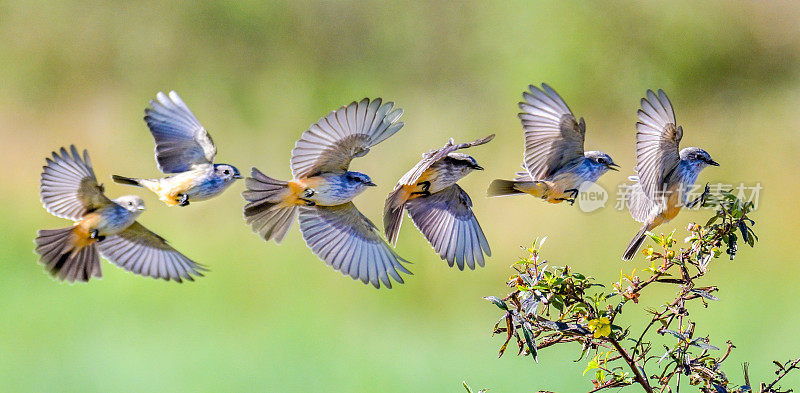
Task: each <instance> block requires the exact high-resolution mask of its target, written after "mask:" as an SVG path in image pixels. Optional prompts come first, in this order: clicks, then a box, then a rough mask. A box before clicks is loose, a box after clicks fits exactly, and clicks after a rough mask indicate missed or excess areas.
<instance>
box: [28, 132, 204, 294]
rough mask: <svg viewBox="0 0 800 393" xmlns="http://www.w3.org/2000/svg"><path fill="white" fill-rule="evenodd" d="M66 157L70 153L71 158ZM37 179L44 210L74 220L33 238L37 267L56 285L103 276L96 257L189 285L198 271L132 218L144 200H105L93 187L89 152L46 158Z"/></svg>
mask: <svg viewBox="0 0 800 393" xmlns="http://www.w3.org/2000/svg"><path fill="white" fill-rule="evenodd" d="M70 153H71V154H70ZM43 168H44V171H43V172H42V179H41V189H40V192H41V199H42V203H43V204H44V208H45V209H47V211H48V212H50V213H51V214H53V215H54V216H57V217H61V218H67V219H70V220H73V221H75V224H74V225H72V226H69V227H66V228H61V229H43V230H40V231H39V233H38V237H37V238H36V253H37V254H39V255H40V259H39V262H40V263H42V264H43V265H45V268H46V269H47V271H49V272H50V274H52V275H53V276H55V277H56V278H58V279H59V280H62V281H64V280H66V281H69V282H75V281H83V282H86V281H89V279H90V278H92V277H102V275H103V273H102V269H101V267H100V255H103V256H104V257H105V258H106V259H108V260H110V261H111V262H113V263H114V264H116V265H118V266H119V267H122V268H123V269H125V270H128V271H130V272H133V273H136V274H138V275H141V276H147V277H153V278H162V279H164V280H174V281H177V282H181V281H182V280H184V279H185V280H189V281H194V278H193V277H192V276H202V275H203V274H202V273H201V271H203V270H206V269H205V268H203V266H201V265H199V264H197V263H195V262H193V261H192V260H191V259H189V258H187V257H185V256H184V255H183V254H181V253H179V252H178V251H177V250H175V249H174V248H172V246H170V245H169V244H167V241H166V240H164V238H162V237H161V236H158V235H156V234H155V233H153V232H151V231H150V230H148V229H147V228H145V227H144V226H142V224H139V222H137V221H136V218H137V217H139V215H140V214H141V213H142V211H144V201H143V200H142V198H139V197H138V196H134V195H127V196H123V197H119V198H117V199H113V200H112V199H108V197H106V195H105V193H104V190H103V186H102V185H100V184H98V183H97V178H95V175H94V170H93V169H92V164H91V161H90V160H89V153H88V152H87V151H86V150H84V151H83V158H81V156H80V154H78V150H77V149H76V148H75V146H70V152H67V150H66V149H64V148H63V147H62V148H61V150H60V154H59V153H56V152H53V157H52V158H47V165H45V166H44V167H43Z"/></svg>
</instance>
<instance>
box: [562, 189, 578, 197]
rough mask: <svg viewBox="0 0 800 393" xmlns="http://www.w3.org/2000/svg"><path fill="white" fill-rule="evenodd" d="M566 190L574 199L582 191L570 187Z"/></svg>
mask: <svg viewBox="0 0 800 393" xmlns="http://www.w3.org/2000/svg"><path fill="white" fill-rule="evenodd" d="M565 192H566V193H568V194H569V197H570V198H572V199H575V198H577V197H578V194H579V193H580V191H578V189H577V188H570V189H569V190H566V191H565Z"/></svg>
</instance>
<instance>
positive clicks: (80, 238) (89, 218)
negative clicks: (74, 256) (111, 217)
mask: <svg viewBox="0 0 800 393" xmlns="http://www.w3.org/2000/svg"><path fill="white" fill-rule="evenodd" d="M99 221H100V215H98V214H97V213H89V214H87V215H85V216H84V217H83V219H82V220H80V221H78V222H76V223H75V225H74V226H73V227H72V233H73V234H74V235H75V236H73V237H72V239H71V243H72V244H73V245H74V246H75V249H76V250H79V249H81V248H84V247H86V246H88V245H90V244H92V243H94V242H96V241H97V239H92V238H91V237H90V236H89V232H91V231H92V229H94V228H95V227H97V224H98V223H99Z"/></svg>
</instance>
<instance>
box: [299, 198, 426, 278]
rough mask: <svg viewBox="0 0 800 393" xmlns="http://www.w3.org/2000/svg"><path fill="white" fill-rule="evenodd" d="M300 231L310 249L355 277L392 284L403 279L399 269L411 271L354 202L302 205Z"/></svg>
mask: <svg viewBox="0 0 800 393" xmlns="http://www.w3.org/2000/svg"><path fill="white" fill-rule="evenodd" d="M300 231H301V232H302V233H303V239H305V241H306V244H307V245H308V247H309V248H311V251H313V252H314V254H316V255H317V256H318V257H319V258H320V259H322V260H323V261H325V263H327V264H328V265H330V266H331V267H333V268H334V269H336V270H338V271H340V272H342V274H344V275H349V276H350V277H352V278H353V279H354V280H355V279H360V280H361V281H362V282H364V283H365V284H366V283H368V282H369V283H372V285H374V286H375V288H380V283H381V282H383V284H384V285H385V286H386V287H387V288H391V287H392V283H391V281H389V276H391V277H392V278H394V280H395V281H397V282H399V283H401V284H402V283H403V279H402V277H400V274H399V273H398V271H400V272H403V273H407V274H411V272H410V271H408V269H406V268H405V267H404V266H403V265H402V263H403V262H407V261H406V260H405V259H403V258H401V257H400V256H399V255H397V254H396V253H395V252H394V250H392V248H391V247H389V245H388V244H387V243H386V242H385V241H383V239H382V238H381V237H380V234H379V233H378V230H377V228H375V225H374V224H373V223H372V222H371V221H370V220H369V219H368V218H367V217H365V216H364V215H363V214H361V212H359V211H358V209H356V207H355V205H353V203H352V202H348V203H345V204H343V205H338V206H313V207H309V206H301V207H300Z"/></svg>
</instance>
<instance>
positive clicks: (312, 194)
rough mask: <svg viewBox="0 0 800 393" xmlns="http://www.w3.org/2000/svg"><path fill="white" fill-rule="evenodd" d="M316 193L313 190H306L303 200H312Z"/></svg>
mask: <svg viewBox="0 0 800 393" xmlns="http://www.w3.org/2000/svg"><path fill="white" fill-rule="evenodd" d="M316 193H317V192H316V191H315V190H314V189H313V188H306V189H305V191H303V198H311V197H312V196H314V194H316Z"/></svg>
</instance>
